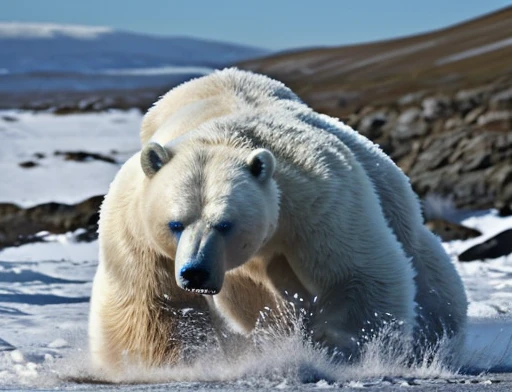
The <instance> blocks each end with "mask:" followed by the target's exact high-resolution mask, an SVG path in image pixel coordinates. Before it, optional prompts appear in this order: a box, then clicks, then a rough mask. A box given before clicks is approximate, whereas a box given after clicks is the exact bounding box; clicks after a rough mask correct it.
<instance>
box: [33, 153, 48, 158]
mask: <svg viewBox="0 0 512 392" xmlns="http://www.w3.org/2000/svg"><path fill="white" fill-rule="evenodd" d="M44 157H46V155H44V154H43V153H42V152H36V153H34V158H37V159H43V158H44Z"/></svg>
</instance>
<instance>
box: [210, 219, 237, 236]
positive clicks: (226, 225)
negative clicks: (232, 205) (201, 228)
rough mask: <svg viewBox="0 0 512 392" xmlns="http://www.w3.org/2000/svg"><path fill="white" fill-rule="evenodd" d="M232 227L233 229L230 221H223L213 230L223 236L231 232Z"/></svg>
mask: <svg viewBox="0 0 512 392" xmlns="http://www.w3.org/2000/svg"><path fill="white" fill-rule="evenodd" d="M232 227H233V224H232V223H231V222H228V221H222V222H220V223H217V224H216V225H215V226H213V228H214V229H215V230H217V231H218V232H219V233H221V234H225V233H227V232H228V231H230V230H231V228H232Z"/></svg>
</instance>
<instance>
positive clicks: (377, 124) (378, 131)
mask: <svg viewBox="0 0 512 392" xmlns="http://www.w3.org/2000/svg"><path fill="white" fill-rule="evenodd" d="M386 122H387V117H386V114H385V113H384V112H376V113H371V114H368V115H366V116H364V117H363V118H361V121H360V122H359V126H358V128H357V129H358V131H359V132H360V133H361V134H363V135H365V136H366V137H368V138H370V139H376V138H378V137H379V136H381V135H382V127H383V126H384V125H385V124H386Z"/></svg>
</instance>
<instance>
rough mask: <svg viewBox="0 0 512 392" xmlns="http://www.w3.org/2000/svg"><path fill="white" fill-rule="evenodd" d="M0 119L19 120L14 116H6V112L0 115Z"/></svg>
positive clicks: (6, 120) (7, 120)
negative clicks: (0, 116) (0, 117)
mask: <svg viewBox="0 0 512 392" xmlns="http://www.w3.org/2000/svg"><path fill="white" fill-rule="evenodd" d="M2 120H4V121H5V122H16V121H19V120H18V118H16V117H14V116H8V115H6V114H4V115H3V116H2Z"/></svg>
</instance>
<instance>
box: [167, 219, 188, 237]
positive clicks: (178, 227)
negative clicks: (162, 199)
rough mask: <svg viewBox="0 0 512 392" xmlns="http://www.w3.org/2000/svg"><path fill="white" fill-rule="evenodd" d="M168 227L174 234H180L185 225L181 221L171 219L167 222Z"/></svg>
mask: <svg viewBox="0 0 512 392" xmlns="http://www.w3.org/2000/svg"><path fill="white" fill-rule="evenodd" d="M169 229H170V230H171V231H172V232H173V233H174V234H181V232H182V231H183V230H185V226H184V225H183V223H181V222H177V221H171V222H169Z"/></svg>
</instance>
